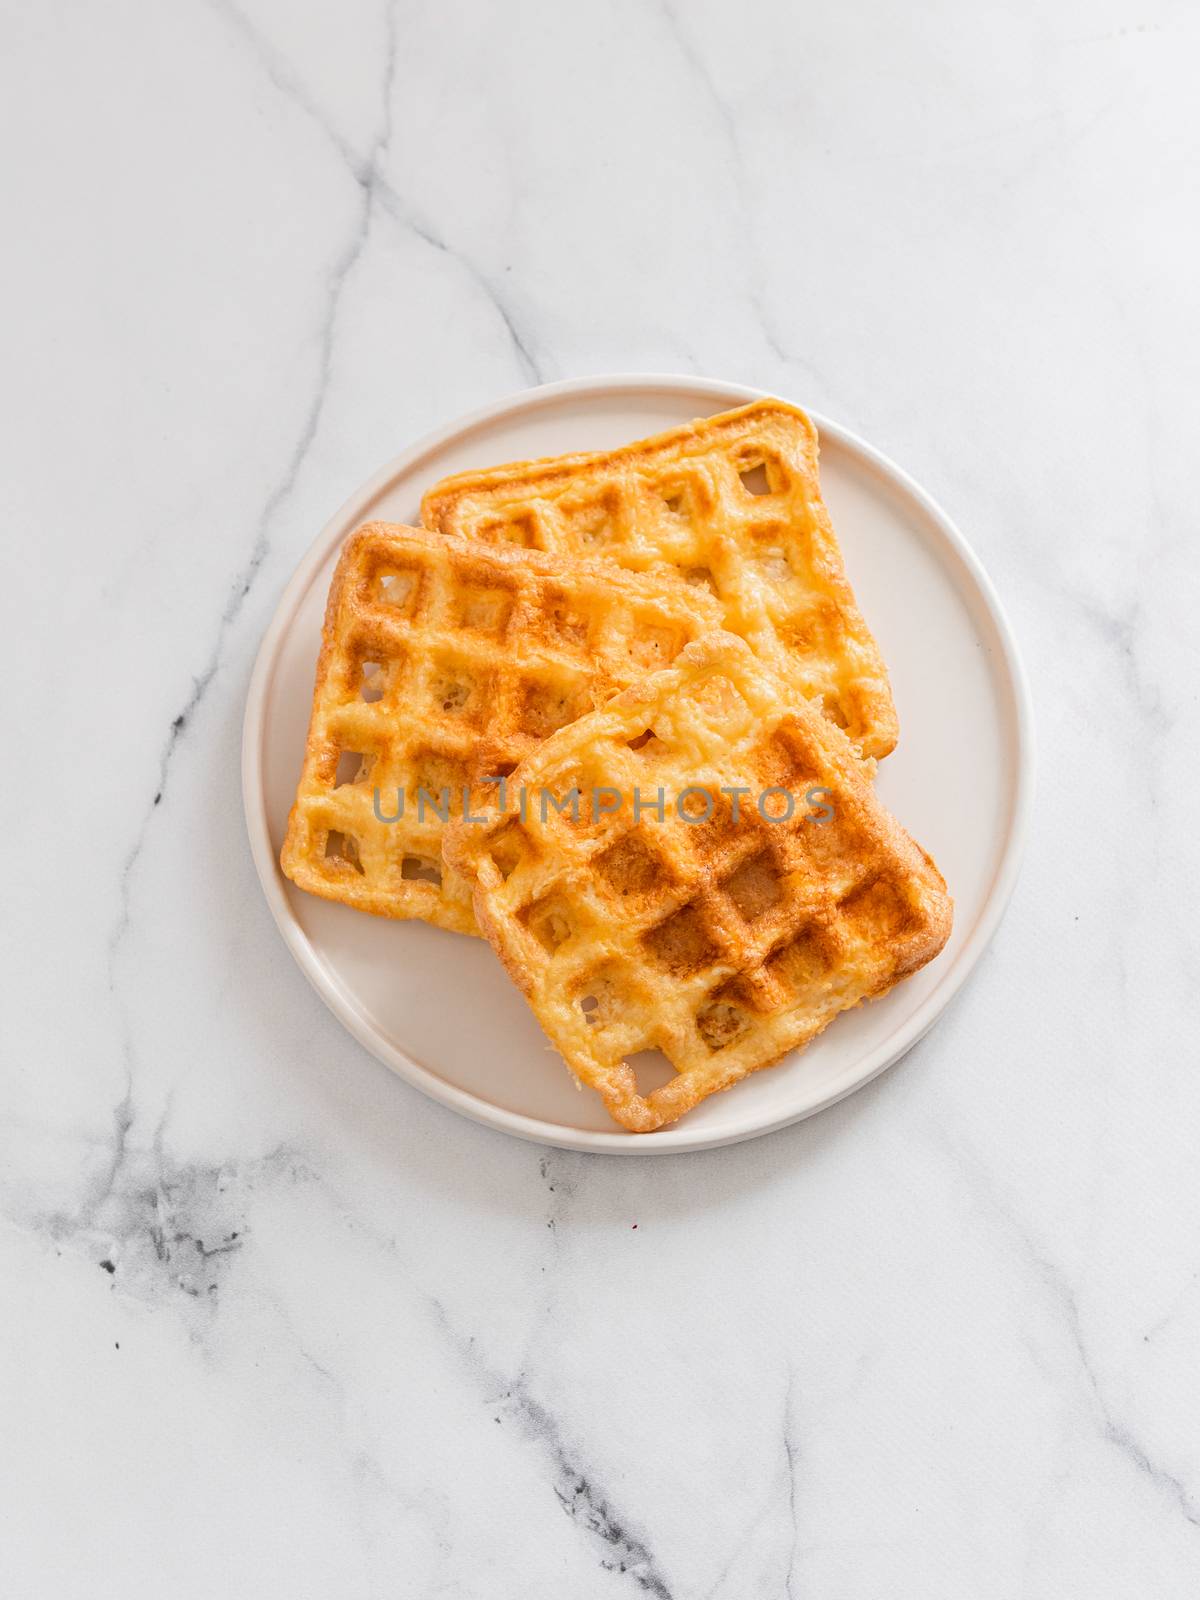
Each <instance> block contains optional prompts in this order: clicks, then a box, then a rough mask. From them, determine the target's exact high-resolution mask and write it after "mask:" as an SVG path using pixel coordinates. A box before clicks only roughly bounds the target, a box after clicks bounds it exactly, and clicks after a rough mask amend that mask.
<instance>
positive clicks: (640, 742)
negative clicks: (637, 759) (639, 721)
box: [625, 728, 658, 750]
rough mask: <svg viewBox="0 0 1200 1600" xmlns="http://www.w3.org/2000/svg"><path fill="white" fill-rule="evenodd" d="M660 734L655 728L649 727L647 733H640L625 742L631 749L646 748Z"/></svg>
mask: <svg viewBox="0 0 1200 1600" xmlns="http://www.w3.org/2000/svg"><path fill="white" fill-rule="evenodd" d="M657 738H658V735H657V734H656V733H655V731H654V729H653V728H647V729H646V731H645V733H639V734H638V736H637V738H636V739H627V740H626V741H625V742H626V744H628V746H629V748H630V749H631V750H644V749H645V748H646V746H647V745H648V744H650V742H651V741H652V740H654V739H657Z"/></svg>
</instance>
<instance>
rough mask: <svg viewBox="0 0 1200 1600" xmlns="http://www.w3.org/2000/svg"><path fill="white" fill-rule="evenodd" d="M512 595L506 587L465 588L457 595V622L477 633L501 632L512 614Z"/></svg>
mask: <svg viewBox="0 0 1200 1600" xmlns="http://www.w3.org/2000/svg"><path fill="white" fill-rule="evenodd" d="M512 608H513V597H512V595H511V593H510V592H509V591H508V590H507V589H485V588H474V587H472V588H467V589H464V590H463V591H462V593H461V594H460V595H459V597H458V608H457V609H458V623H459V627H461V628H474V629H476V631H477V632H479V633H492V634H499V633H503V632H504V629H505V627H506V626H507V623H508V619H509V617H510V616H511V615H512Z"/></svg>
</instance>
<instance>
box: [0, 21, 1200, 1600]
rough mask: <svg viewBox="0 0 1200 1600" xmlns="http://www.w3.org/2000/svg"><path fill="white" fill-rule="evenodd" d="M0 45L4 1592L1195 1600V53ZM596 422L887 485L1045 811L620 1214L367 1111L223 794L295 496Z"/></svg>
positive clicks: (359, 1074)
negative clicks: (0, 165) (870, 1061)
mask: <svg viewBox="0 0 1200 1600" xmlns="http://www.w3.org/2000/svg"><path fill="white" fill-rule="evenodd" d="M7 12H8V15H7V20H6V28H5V34H6V43H7V49H6V52H5V60H4V64H3V66H2V68H0V88H2V92H0V126H2V128H3V148H4V149H5V151H6V152H7V161H6V168H7V198H8V203H7V215H8V231H7V237H6V247H5V250H4V253H3V258H2V260H0V283H2V285H3V289H4V296H5V303H6V304H7V306H8V308H9V317H8V326H7V330H6V340H5V360H4V363H3V366H2V368H0V404H2V411H0V416H2V420H3V431H4V435H5V440H6V445H7V449H6V468H5V472H4V475H3V480H2V488H0V493H2V495H3V503H4V513H5V517H4V520H5V527H6V531H7V539H8V549H9V562H8V571H9V582H8V584H7V586H6V587H5V589H4V591H3V596H2V599H0V604H2V605H3V610H4V625H3V638H4V645H5V652H4V653H5V659H6V663H7V666H6V671H5V673H4V676H3V687H2V690H0V693H2V695H3V699H4V704H5V718H4V728H5V734H6V739H5V743H6V747H7V748H6V754H7V756H8V764H7V771H8V774H9V777H8V787H7V798H8V817H7V823H8V825H7V827H6V829H5V836H4V841H3V852H4V869H3V870H4V886H5V894H4V910H5V915H4V917H3V937H4V971H5V975H6V980H7V981H6V984H5V991H6V997H7V1000H6V1004H5V1006H4V1009H3V1036H4V1041H5V1048H4V1077H3V1091H2V1119H0V1157H2V1159H0V1212H2V1217H0V1271H2V1272H3V1281H4V1283H5V1287H6V1315H5V1317H4V1318H3V1323H2V1332H0V1350H2V1355H0V1385H2V1393H3V1410H4V1414H5V1423H4V1428H3V1445H2V1448H0V1484H2V1492H3V1503H4V1507H5V1515H4V1522H5V1525H6V1526H5V1531H4V1534H3V1538H2V1539H0V1589H2V1590H3V1592H4V1593H6V1594H9V1595H12V1596H20V1597H21V1600H76V1597H78V1600H101V1597H107V1596H114V1597H116V1596H120V1597H122V1600H161V1597H162V1596H164V1595H170V1596H172V1597H173V1600H193V1597H194V1600H211V1597H222V1600H223V1597H241V1596H253V1597H254V1600H307V1597H325V1596H336V1597H337V1600H375V1597H382V1596H396V1595H404V1596H409V1595H412V1596H422V1597H423V1596H444V1597H446V1600H451V1597H454V1600H457V1597H472V1600H474V1597H483V1600H493V1597H497V1600H499V1597H508V1596H512V1597H514V1600H517V1597H520V1600H524V1597H527V1596H541V1595H546V1596H555V1597H558V1596H567V1595H569V1596H571V1597H572V1600H590V1597H592V1596H595V1597H597V1600H604V1597H612V1600H619V1597H620V1596H622V1595H629V1596H635V1595H637V1594H638V1593H642V1594H647V1595H651V1596H655V1597H658V1600H701V1597H713V1600H721V1597H729V1600H743V1597H745V1596H755V1597H758V1596H776V1595H778V1596H781V1597H793V1600H798V1597H800V1596H820V1597H822V1600H842V1597H845V1600H862V1597H865V1596H869V1597H871V1600H874V1597H887V1600H893V1597H908V1596H912V1597H914V1600H964V1597H967V1596H969V1597H971V1600H1017V1597H1022V1600H1024V1597H1033V1600H1041V1597H1045V1600H1064V1597H1075V1596H1078V1597H1082V1600H1109V1597H1113V1600H1116V1597H1121V1600H1124V1597H1127V1596H1128V1597H1136V1600H1151V1597H1153V1600H1194V1597H1195V1596H1196V1594H1197V1592H1198V1591H1200V1384H1197V1381H1196V1372H1197V1335H1198V1334H1200V1154H1198V1151H1200V1140H1198V1139H1197V1130H1198V1128H1200V1072H1198V1071H1197V1068H1198V1066H1200V1061H1198V1052H1197V1047H1196V1038H1197V1035H1198V1032H1200V1002H1198V998H1197V994H1198V988H1200V985H1198V982H1197V976H1198V962H1200V950H1198V946H1197V935H1196V918H1195V912H1194V906H1195V888H1196V875H1197V868H1198V866H1200V849H1198V846H1197V835H1196V828H1195V824H1194V812H1195V794H1196V778H1197V776H1198V773H1197V766H1198V759H1197V750H1198V741H1197V732H1198V726H1197V724H1198V721H1200V712H1198V707H1197V692H1196V685H1197V680H1198V675H1200V662H1198V660H1197V635H1196V628H1195V614H1196V599H1197V585H1198V581H1200V557H1198V550H1200V545H1198V543H1197V539H1196V532H1195V507H1196V504H1197V501H1198V499H1200V493H1198V489H1200V485H1198V484H1197V481H1196V480H1197V466H1196V438H1197V424H1198V422H1200V410H1198V406H1197V401H1196V393H1195V390H1196V385H1195V371H1196V363H1197V356H1198V354H1200V348H1198V334H1200V301H1198V297H1197V291H1196V272H1195V262H1196V256H1197V246H1198V245H1200V223H1198V220H1197V210H1196V203H1195V201H1196V193H1195V174H1196V171H1197V162H1198V160H1200V112H1198V110H1197V105H1198V102H1197V97H1196V89H1195V60H1196V54H1197V48H1198V46H1200V19H1198V18H1197V15H1196V13H1195V11H1194V10H1189V9H1188V8H1186V7H1184V6H1182V5H1179V4H1170V3H1165V0H1164V3H1154V0H1150V3H1147V4H1144V5H1142V6H1141V7H1140V8H1138V7H1135V8H1134V9H1133V10H1130V9H1129V8H1128V7H1121V6H1117V5H1115V4H1107V3H1102V4H1083V3H1082V0H1081V3H1065V0H1051V3H1049V4H1046V3H1044V0H1037V3H1035V0H1018V3H1016V4H1012V5H1008V6H1005V7H1002V8H1001V7H991V8H986V9H977V10H975V9H972V8H964V7H962V6H955V5H949V4H943V3H938V4H935V5H931V6H924V7H912V6H906V7H890V6H885V5H884V4H882V3H879V4H862V3H852V4H850V5H848V6H843V7H807V6H804V7H801V6H790V5H787V4H785V3H783V0H750V3H749V4H747V5H743V6H741V7H740V8H739V9H738V10H737V12H736V14H731V13H730V11H729V9H728V8H727V7H723V6H718V5H715V4H707V3H706V4H700V5H696V6H689V7H684V6H682V5H671V4H668V3H663V4H657V5H645V6H635V5H634V4H632V3H631V0H620V3H614V4H612V5H607V6H601V5H596V6H591V7H586V8H584V7H580V8H576V7H571V6H567V5H564V4H561V3H552V0H537V3H534V4H531V5H528V6H524V5H522V6H517V5H508V6H504V7H499V6H497V7H485V6H482V5H470V4H466V3H463V0H459V3H457V4H455V3H446V4H434V3H432V0H424V3H418V4H411V5H399V4H393V5H392V6H391V7H390V8H388V7H387V6H386V5H385V4H383V3H381V0H361V3H358V0H356V3H354V4H350V5H346V6H340V7H337V8H333V7H325V8H316V7H309V8H304V7H295V6H287V5H285V4H283V3H282V0H198V3H196V4H190V5H177V6H165V5H153V4H150V3H149V0H128V3H122V4H120V5H118V6H116V7H90V8H87V7H81V6H70V5H67V4H65V3H54V4H50V5H45V6H38V7H18V6H17V5H15V4H10V5H9V6H8V7H7ZM619 370H658V371H680V372H700V373H712V374H714V375H717V376H721V377H727V378H730V379H732V380H735V381H740V382H745V383H750V384H757V385H761V386H762V387H764V388H767V389H771V390H775V391H777V392H780V393H782V394H785V395H787V396H789V397H792V398H796V399H798V400H800V401H801V402H802V403H807V404H809V405H811V406H812V407H813V408H815V409H817V410H820V411H822V412H825V413H826V414H828V415H829V416H832V417H835V418H837V419H838V420H840V421H842V422H844V423H846V424H848V425H849V426H851V427H852V428H854V429H856V430H857V431H859V432H860V433H862V434H863V435H864V436H865V437H867V438H869V439H870V440H872V441H873V442H874V443H876V444H877V445H879V446H880V447H881V448H882V449H884V450H885V451H887V452H888V453H889V454H891V455H892V456H893V457H894V458H895V459H897V460H898V461H900V462H901V463H902V464H903V465H904V466H905V467H907V468H908V469H909V470H910V471H911V472H912V473H913V474H914V475H915V476H916V477H917V478H918V479H919V480H920V481H921V482H923V483H924V484H925V485H926V486H927V487H928V488H929V489H930V490H931V491H932V492H933V493H934V494H935V495H937V496H938V497H939V498H940V499H941V500H942V501H943V503H944V504H945V505H946V506H947V508H948V509H949V511H950V512H951V514H952V515H953V516H954V517H955V518H956V520H957V521H958V522H959V524H960V525H961V526H962V527H963V529H964V531H965V532H966V534H967V536H968V538H969V539H970V540H971V541H972V543H973V544H974V546H975V548H976V549H977V550H978V552H979V554H980V556H981V557H982V559H983V561H984V563H985V564H986V566H987V567H988V569H989V571H990V572H991V574H992V575H993V577H994V579H995V581H996V584H997V586H998V588H999V590H1000V592H1001V595H1002V597H1003V599H1004V602H1005V604H1006V606H1007V608H1008V610H1009V612H1010V615H1011V617H1012V620H1013V624H1014V627H1015V630H1016V632H1017V635H1018V638H1019V639H1020V641H1021V645H1022V648H1023V651H1024V654H1025V657H1026V661H1027V665H1028V667H1029V671H1030V676H1031V680H1032V685H1033V691H1034V697H1035V703H1036V710H1037V716H1038V725H1039V737H1040V752H1041V753H1040V767H1041V777H1040V790H1039V796H1038V802H1037V808H1036V813H1035V818H1034V827H1033V833H1032V837H1031V841H1030V847H1029V852H1028V855H1027V858H1026V864H1025V870H1024V874H1023V877H1022V879H1021V882H1020V884H1019V886H1018V889H1017V893H1016V896H1015V898H1014V900H1013V903H1012V905H1011V908H1010V910H1009V913H1008V916H1007V919H1006V921H1005V923H1004V924H1003V926H1002V928H1001V930H1000V933H999V935H998V937H997V938H996V940H995V943H994V945H993V947H992V949H991V950H990V952H989V954H988V955H987V956H986V957H985V959H984V961H983V963H982V964H981V966H980V968H979V970H978V971H977V973H976V974H975V976H974V977H973V979H972V981H971V983H970V985H969V986H968V988H967V990H966V991H965V992H964V993H963V994H962V995H961V996H960V997H959V999H958V1000H957V1001H956V1002H955V1004H954V1006H953V1007H952V1008H951V1010H950V1011H949V1012H948V1013H947V1015H946V1016H945V1017H944V1018H943V1019H942V1021H941V1022H940V1023H939V1025H938V1026H937V1028H936V1029H935V1030H934V1032H933V1033H932V1034H931V1035H930V1036H929V1037H928V1038H927V1039H926V1040H925V1041H924V1042H923V1043H922V1044H921V1045H920V1046H919V1047H918V1048H917V1049H916V1050H915V1051H914V1052H913V1053H912V1054H911V1055H910V1056H909V1057H908V1058H907V1059H906V1061H905V1062H904V1063H903V1064H902V1065H900V1066H899V1067H897V1068H896V1069H894V1070H893V1071H891V1072H889V1073H887V1074H886V1075H885V1076H884V1077H883V1078H882V1079H880V1080H878V1081H877V1082H875V1083H874V1084H872V1085H871V1086H870V1087H868V1088H867V1089H865V1090H864V1091H863V1092H861V1093H859V1094H857V1095H855V1096H854V1097H853V1098H852V1099H851V1100H849V1101H847V1102H845V1103H843V1104H841V1105H839V1106H837V1107H836V1108H835V1109H833V1110H831V1111H829V1112H826V1113H824V1114H823V1115H821V1116H819V1117H816V1118H814V1119H813V1120H811V1121H809V1122H807V1123H804V1124H802V1125H799V1126H796V1127H793V1128H791V1129H788V1130H785V1131H783V1132H781V1133H778V1134H775V1135H773V1136H771V1137H769V1138H766V1139H763V1140H760V1141H756V1142H753V1143H750V1144H745V1145H740V1146H737V1147H734V1148H730V1149H726V1150H723V1151H716V1152H711V1153H707V1154H702V1155H696V1156H686V1157H684V1156H681V1157H676V1158H671V1159H661V1160H647V1161H612V1160H606V1159H603V1158H598V1157H588V1156H583V1155H570V1154H565V1153H561V1152H555V1151H549V1150H545V1149H539V1148H537V1147H534V1146H532V1145H527V1144H523V1143H520V1142H517V1141H515V1140H511V1139H508V1138H506V1137H504V1136H502V1135H500V1134H498V1133H492V1132H489V1131H487V1130H485V1129H482V1128H480V1127H477V1126H474V1125H473V1124H471V1123H469V1122H467V1121H464V1120H461V1119H459V1118H457V1117H455V1116H454V1115H452V1114H451V1113H450V1112H448V1111H445V1110H443V1109H441V1108H440V1107H438V1106H436V1105H434V1104H431V1103H429V1102H428V1101H426V1100H425V1099H423V1098H422V1097H421V1096H420V1095H419V1094H418V1093H416V1092H415V1091H413V1090H411V1089H409V1088H408V1087H406V1086H405V1085H403V1084H402V1083H400V1082H398V1081H397V1080H396V1079H394V1078H393V1077H392V1076H391V1075H389V1073H388V1072H387V1071H386V1070H385V1069H384V1068H383V1067H381V1066H380V1065H378V1064H377V1063H376V1062H374V1061H373V1060H371V1059H370V1058H368V1057H367V1056H366V1055H365V1054H364V1053H363V1051H362V1050H360V1049H359V1048H358V1047H357V1046H356V1045H355V1044H354V1042H353V1041H352V1040H351V1039H350V1038H349V1037H348V1036H347V1035H346V1034H345V1033H344V1032H343V1031H342V1030H341V1029H340V1027H339V1026H338V1025H337V1024H336V1023H335V1022H334V1021H333V1019H332V1018H331V1017H330V1016H329V1014H328V1013H327V1012H326V1011H325V1010H324V1008H323V1007H322V1005H321V1003H320V1001H319V1000H318V999H317V997H316V996H315V995H314V994H313V993H312V992H311V991H310V989H309V988H308V986H307V984H306V983H305V980H304V979H303V977H302V976H301V974H300V972H299V971H298V970H297V969H296V967H295V966H294V964H293V963H292V960H291V958H290V957H289V955H288V954H287V952H286V950H285V949H284V946H283V944H282V943H281V941H280V939H279V938H278V936H277V934H276V931H275V929H274V927H273V925H272V923H271V920H270V917H269V915H268V912H267V910H266V907H265V905H264V903H263V900H262V896H261V894H260V892H259V889H258V885H257V882H256V880H255V877H254V873H253V869H252V867H251V863H250V859H249V854H248V850H247V846H246V842H245V838H244V832H243V823H242V816H241V798H240V793H239V783H238V745H239V735H240V724H241V715H242V706H243V700H244V695H245V691H246V685H247V680H248V676H249V672H250V667H251V663H252V661H253V658H254V653H255V650H256V648H257V645H258V641H259V639H260V637H261V635H262V632H263V629H264V627H265V625H266V623H267V621H268V619H269V617H270V616H271V613H272V611H273V608H274V606H275V603H276V600H277V598H278V596H279V593H280V591H281V589H282V586H283V585H284V583H285V581H286V580H287V578H288V576H289V574H290V572H291V571H292V569H293V567H294V566H295V564H296V562H297V561H298V559H299V557H300V555H301V554H302V552H303V551H304V550H305V549H306V547H307V546H308V544H309V543H310V541H311V540H312V539H313V537H314V536H315V534H316V532H317V530H318V529H319V528H320V526H321V524H322V523H323V522H324V521H325V519H326V517H327V516H328V515H329V514H330V512H331V511H332V510H333V509H334V508H335V507H336V506H337V505H338V504H339V503H340V501H341V500H342V499H343V498H344V497H345V496H346V495H347V494H348V492H349V491H350V490H351V489H352V488H354V487H355V486H356V485H357V484H358V483H359V482H360V481H361V480H362V479H363V478H364V477H366V476H367V475H368V474H369V473H370V472H372V471H373V470H374V469H375V468H376V467H377V466H378V465H379V464H380V463H382V462H383V461H385V460H387V459H388V458H389V457H391V456H392V455H394V454H396V453H397V452H398V450H400V449H401V448H402V447H403V446H404V445H406V444H407V443H409V442H411V441H412V440H413V439H414V438H415V437H416V436H417V435H419V434H421V433H423V432H425V431H426V430H427V429H429V428H430V427H432V426H434V425H435V424H437V423H439V422H442V421H445V420H447V419H449V418H451V417H453V416H454V415H456V414H457V413H460V412H462V411H463V410H465V409H467V408H470V407H474V406H476V405H479V404H482V403H484V402H486V401H488V400H491V399H493V398H496V397H498V396H500V395H502V394H504V393H506V392H508V391H512V390H515V389H518V388H521V387H523V386H526V385H528V384H531V383H537V382H542V381H549V380H553V379H557V378H562V377H570V376H576V375H581V374H587V373H593V372H598V371H619Z"/></svg>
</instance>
